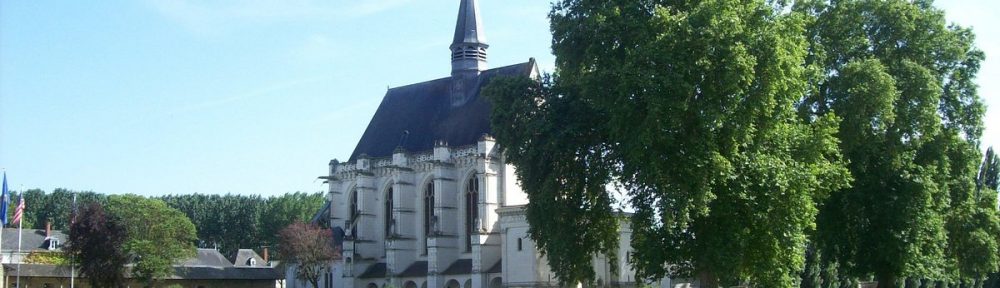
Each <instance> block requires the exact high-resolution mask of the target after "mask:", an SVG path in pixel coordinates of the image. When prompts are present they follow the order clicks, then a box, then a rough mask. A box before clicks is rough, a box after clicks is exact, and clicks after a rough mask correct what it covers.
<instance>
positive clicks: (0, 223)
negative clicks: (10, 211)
mask: <svg viewBox="0 0 1000 288" xmlns="http://www.w3.org/2000/svg"><path fill="white" fill-rule="evenodd" d="M0 189H3V191H2V192H0V205H5V206H3V215H0V219H2V220H0V265H3V259H4V258H7V257H4V256H3V230H4V229H6V228H7V206H10V205H8V204H7V168H3V187H2V188H0ZM0 285H3V287H7V275H4V276H3V279H0Z"/></svg>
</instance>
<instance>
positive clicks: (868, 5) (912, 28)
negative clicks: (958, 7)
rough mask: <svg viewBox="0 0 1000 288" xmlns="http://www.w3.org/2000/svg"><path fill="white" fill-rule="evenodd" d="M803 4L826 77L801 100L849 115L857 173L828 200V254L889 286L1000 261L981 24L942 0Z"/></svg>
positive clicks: (806, 107)
mask: <svg viewBox="0 0 1000 288" xmlns="http://www.w3.org/2000/svg"><path fill="white" fill-rule="evenodd" d="M793 10H794V11H797V12H800V13H803V14H806V15H809V16H810V17H811V18H813V19H814V20H813V21H810V23H809V25H808V26H807V30H806V35H807V37H809V39H810V46H809V54H808V57H807V62H806V65H807V67H810V69H813V70H811V72H812V73H810V74H809V76H810V78H809V79H810V82H812V83H815V84H816V85H815V87H814V89H811V90H809V91H808V93H807V94H806V97H805V99H804V101H802V102H801V103H800V105H799V110H800V112H801V115H803V116H804V117H805V118H806V119H815V117H822V116H824V115H828V114H830V113H836V114H837V115H838V116H839V117H842V119H843V121H841V122H840V124H839V132H838V134H837V136H838V138H839V140H840V150H841V151H842V153H843V155H844V156H845V157H846V158H847V159H848V160H849V161H848V163H849V164H848V168H849V169H850V171H851V174H852V175H853V176H854V178H855V180H854V182H853V183H852V185H851V187H847V188H844V189H839V190H838V191H836V192H834V193H832V194H831V197H830V198H829V199H828V200H827V201H825V202H824V203H823V204H822V211H821V213H820V214H819V217H818V219H817V223H818V233H817V238H816V241H817V246H818V247H819V248H820V249H821V250H822V251H823V253H824V256H826V257H824V258H827V259H830V260H831V261H835V262H837V263H838V266H840V267H841V268H842V269H843V270H844V271H846V272H847V273H849V274H851V275H854V276H864V275H871V274H874V275H876V276H877V277H876V278H877V280H878V281H879V283H880V284H882V285H887V286H888V287H893V286H895V285H901V284H902V281H897V280H898V279H900V278H903V277H911V279H912V278H913V277H916V278H925V279H933V280H949V279H950V280H957V279H958V278H962V277H970V278H971V277H975V278H979V277H982V276H983V275H985V273H988V272H990V271H996V269H997V267H998V266H997V265H998V264H1000V262H998V260H1000V254H998V252H997V251H998V248H1000V247H998V246H997V245H998V242H1000V241H998V240H1000V239H997V237H998V236H1000V234H998V233H997V231H1000V230H998V229H1000V224H998V223H1000V222H997V211H996V208H995V202H994V201H995V200H993V199H995V198H993V197H980V196H979V195H977V193H975V191H976V185H975V184H976V174H977V172H978V167H979V159H980V158H979V150H978V145H979V139H980V136H981V134H982V130H983V124H982V115H983V112H984V109H985V108H984V107H983V105H982V103H981V100H980V99H979V96H978V95H977V93H976V84H975V82H973V80H974V79H975V76H976V73H977V72H978V70H979V65H980V62H981V61H982V59H983V53H982V52H981V51H979V50H978V49H976V48H975V47H974V46H973V39H974V35H973V33H972V31H971V30H968V29H965V28H961V27H957V26H949V25H947V24H946V22H945V18H944V14H943V12H941V11H940V10H938V9H936V8H934V7H933V6H932V5H931V1H902V0H894V1H877V0H851V1H801V2H798V3H797V4H796V7H795V8H794V9H793ZM986 198H990V199H986ZM987 202H990V203H993V204H989V205H985V204H984V203H987Z"/></svg>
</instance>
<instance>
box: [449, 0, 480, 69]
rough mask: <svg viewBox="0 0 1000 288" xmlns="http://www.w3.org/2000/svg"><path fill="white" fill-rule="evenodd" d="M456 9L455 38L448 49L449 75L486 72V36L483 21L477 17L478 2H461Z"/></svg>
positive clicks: (467, 0)
mask: <svg viewBox="0 0 1000 288" xmlns="http://www.w3.org/2000/svg"><path fill="white" fill-rule="evenodd" d="M461 1H462V3H461V4H460V5H459V7H458V21H457V22H456V23H455V38H454V39H453V40H452V42H451V46H450V47H448V49H450V50H451V75H452V76H465V75H467V74H471V75H475V74H478V73H479V72H481V71H483V70H486V67H487V66H486V49H487V48H489V47H490V45H487V44H486V34H485V33H483V20H482V19H481V18H480V17H479V1H477V0H461Z"/></svg>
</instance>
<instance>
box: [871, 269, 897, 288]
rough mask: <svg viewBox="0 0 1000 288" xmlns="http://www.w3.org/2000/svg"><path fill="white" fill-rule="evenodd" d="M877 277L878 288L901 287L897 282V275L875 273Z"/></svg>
mask: <svg viewBox="0 0 1000 288" xmlns="http://www.w3.org/2000/svg"><path fill="white" fill-rule="evenodd" d="M875 279H876V280H878V288H897V287H899V286H898V285H897V283H896V275H894V274H891V273H883V274H878V275H875Z"/></svg>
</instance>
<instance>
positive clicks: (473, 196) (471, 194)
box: [465, 176, 479, 252]
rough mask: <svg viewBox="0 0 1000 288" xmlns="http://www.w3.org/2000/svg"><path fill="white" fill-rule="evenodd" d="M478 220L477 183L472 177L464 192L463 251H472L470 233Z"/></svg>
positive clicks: (474, 229)
mask: <svg viewBox="0 0 1000 288" xmlns="http://www.w3.org/2000/svg"><path fill="white" fill-rule="evenodd" d="M478 219H479V181H478V179H477V178H476V177H475V176H473V177H470V178H469V185H468V188H467V189H466V192H465V251H466V252H471V251H472V233H474V232H475V231H476V222H478V221H477V220H478Z"/></svg>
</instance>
